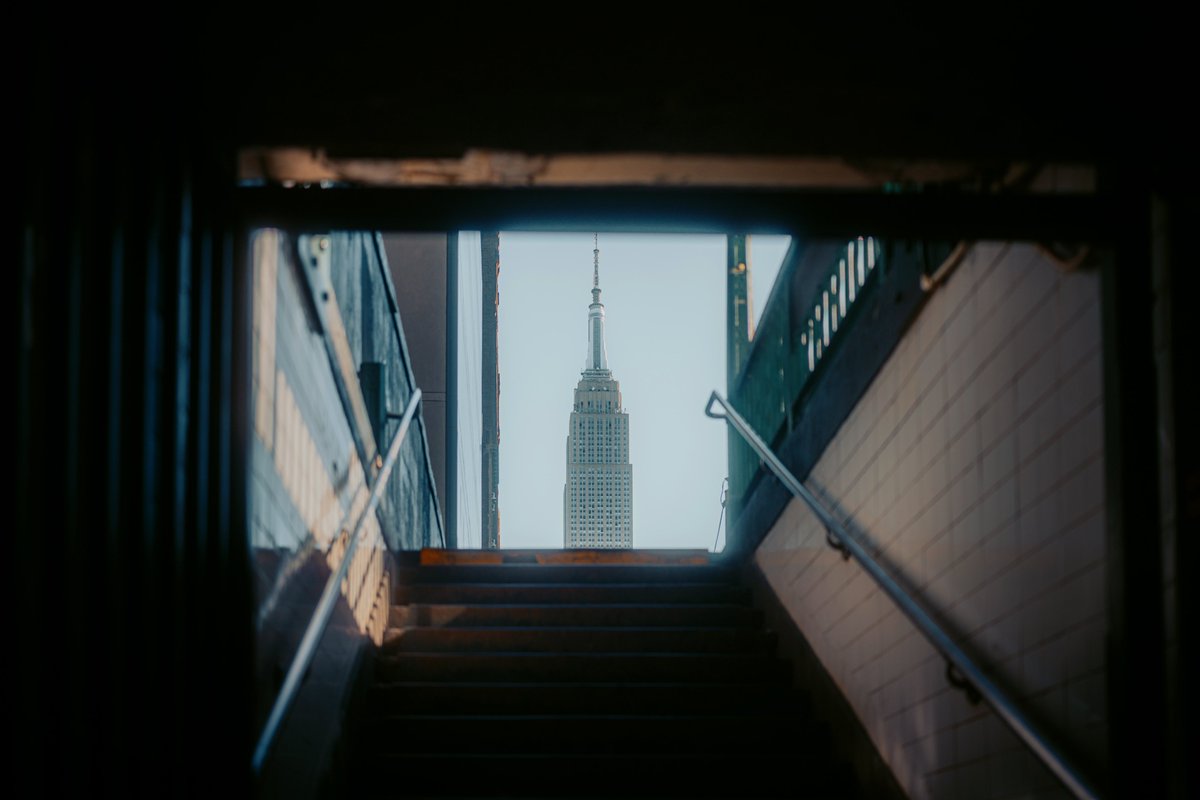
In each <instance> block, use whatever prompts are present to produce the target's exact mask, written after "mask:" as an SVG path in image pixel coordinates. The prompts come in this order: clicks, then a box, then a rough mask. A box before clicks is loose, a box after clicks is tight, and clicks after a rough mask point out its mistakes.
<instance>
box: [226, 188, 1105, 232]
mask: <svg viewBox="0 0 1200 800" xmlns="http://www.w3.org/2000/svg"><path fill="white" fill-rule="evenodd" d="M236 202H237V205H238V211H239V213H240V216H241V219H242V221H243V223H244V224H246V225H249V226H254V227H257V226H277V227H289V228H301V229H308V230H384V231H404V230H407V231H434V230H527V231H576V230H599V231H601V232H604V231H614V232H615V231H620V232H629V233H637V232H674V233H727V232H729V231H746V232H750V233H761V234H768V233H781V234H792V235H800V236H806V237H813V238H819V237H843V236H845V237H849V236H857V235H860V234H863V233H870V234H872V235H875V236H881V237H897V238H906V239H918V238H920V239H976V240H981V239H1004V240H1021V241H1092V242H1097V241H1107V240H1108V239H1109V238H1110V237H1111V236H1112V235H1113V231H1114V230H1116V229H1118V227H1119V223H1120V220H1119V219H1118V217H1117V215H1116V213H1115V210H1114V208H1115V207H1114V204H1113V203H1112V201H1111V200H1110V199H1108V198H1106V197H1103V196H1095V195H1029V194H1021V195H1016V194H1013V195H985V194H973V193H963V192H953V193H949V192H948V193H894V194H887V193H882V192H877V191H870V192H868V191H862V192H854V191H838V192H834V191H803V190H765V189H697V188H651V187H639V188H582V189H581V188H574V189H570V188H507V189H499V188H460V187H427V188H411V187H405V188H366V187H352V188H343V187H338V188H328V189H322V188H315V187H313V188H301V187H295V188H281V187H275V186H253V187H241V188H239V189H237V191H236Z"/></svg>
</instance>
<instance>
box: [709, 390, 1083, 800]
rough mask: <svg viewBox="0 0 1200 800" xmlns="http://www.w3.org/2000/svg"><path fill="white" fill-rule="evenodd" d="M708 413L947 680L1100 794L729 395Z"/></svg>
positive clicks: (1070, 777) (1078, 788) (1050, 762)
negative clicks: (900, 617) (881, 598)
mask: <svg viewBox="0 0 1200 800" xmlns="http://www.w3.org/2000/svg"><path fill="white" fill-rule="evenodd" d="M714 403H716V404H719V405H720V406H721V408H722V410H721V411H714V410H713V404H714ZM704 413H705V414H707V415H708V416H710V417H712V418H713V419H724V420H725V421H726V422H728V423H729V424H730V425H731V426H732V427H733V429H734V430H735V431H737V433H738V435H740V436H741V437H742V438H743V439H744V440H745V441H746V443H747V444H748V445H750V447H752V448H753V449H754V451H755V452H756V453H757V454H758V457H759V458H760V459H762V462H763V463H764V464H765V465H766V466H767V468H768V469H770V470H771V472H773V473H774V474H775V477H777V478H778V479H779V481H780V482H781V483H782V484H783V485H784V486H785V487H786V488H787V489H788V491H790V492H791V493H792V494H793V495H794V496H796V497H798V498H800V499H801V500H803V501H804V503H805V505H807V506H808V508H809V510H811V511H812V512H813V514H815V515H816V517H817V519H819V520H820V521H821V524H822V525H823V526H824V527H825V532H826V534H825V538H826V541H827V542H828V543H829V546H830V547H833V548H834V549H835V550H838V551H839V552H840V553H841V554H842V556H843V558H847V559H849V558H853V559H854V560H855V561H857V562H858V563H859V566H861V567H862V568H863V569H864V570H865V571H866V573H867V574H868V575H870V576H871V578H872V579H873V580H874V581H875V583H876V584H877V585H878V586H879V588H880V589H882V590H883V592H884V594H886V595H887V596H888V597H889V598H890V599H891V600H892V602H893V603H895V604H896V607H897V608H899V609H900V611H901V612H902V613H903V614H904V615H905V616H906V617H908V619H909V621H910V622H912V623H913V625H914V626H916V628H917V630H919V631H920V632H921V634H922V635H923V636H924V637H925V638H926V639H927V640H928V641H929V643H930V644H931V645H933V647H934V649H935V650H937V651H938V653H940V654H941V656H942V657H943V658H944V659H945V661H946V679H947V680H948V681H949V682H950V683H951V685H953V686H954V687H955V688H959V689H962V690H963V691H964V692H966V694H967V697H968V698H970V699H971V700H972V701H977V700H980V699H982V700H983V701H984V702H986V703H987V704H988V705H989V706H990V707H991V708H992V710H993V711H995V712H996V714H997V715H999V717H1000V719H1002V720H1003V721H1004V722H1005V724H1007V725H1008V727H1009V728H1010V729H1012V731H1013V733H1015V734H1016V735H1017V738H1019V739H1020V740H1021V741H1022V742H1023V743H1024V744H1025V746H1026V747H1028V748H1029V749H1030V750H1031V751H1033V754H1034V755H1035V756H1037V758H1038V759H1039V760H1040V761H1041V762H1042V763H1043V764H1044V765H1045V766H1046V767H1047V769H1049V770H1050V772H1052V773H1053V774H1054V776H1055V777H1057V778H1058V779H1059V780H1060V781H1062V783H1063V785H1064V786H1065V787H1066V788H1067V789H1068V790H1069V791H1070V792H1071V793H1072V794H1074V795H1075V797H1079V798H1089V799H1091V798H1097V797H1099V795H1098V794H1097V793H1096V791H1095V790H1094V789H1093V788H1092V787H1091V786H1089V785H1088V783H1087V781H1085V780H1084V778H1083V776H1082V775H1081V774H1080V772H1079V770H1078V769H1076V768H1075V767H1074V766H1073V765H1072V764H1071V763H1070V762H1069V761H1068V760H1067V758H1066V756H1064V755H1063V754H1062V753H1061V752H1059V751H1058V750H1057V749H1056V748H1055V747H1054V746H1052V745H1051V744H1050V742H1049V741H1048V740H1047V739H1046V737H1045V736H1044V735H1042V733H1041V732H1040V731H1039V730H1038V729H1037V728H1036V727H1035V726H1034V725H1033V723H1032V722H1030V721H1029V719H1027V718H1026V717H1025V715H1024V714H1022V713H1021V711H1020V709H1019V708H1017V706H1016V704H1014V703H1013V701H1012V699H1011V698H1009V697H1008V696H1007V695H1006V694H1004V692H1003V691H1001V689H1000V688H999V687H998V686H997V685H996V684H995V683H993V682H992V680H991V679H990V678H988V676H987V675H986V674H984V672H983V670H982V669H981V668H980V667H979V665H977V664H976V663H975V662H974V661H973V660H971V658H970V657H969V656H968V655H967V654H966V653H965V652H964V651H963V650H962V648H960V647H959V646H958V645H957V644H955V642H954V640H953V639H951V638H950V635H949V634H947V633H946V631H945V630H943V629H942V627H941V626H940V625H938V624H937V623H936V622H935V621H934V619H933V615H932V614H931V613H930V612H929V611H928V610H927V609H926V608H925V606H924V605H923V604H922V603H921V602H920V601H919V600H918V599H917V598H915V597H913V596H912V595H911V594H909V593H908V592H907V591H905V589H904V588H903V587H902V586H901V585H900V584H899V583H897V582H896V581H895V580H894V579H893V578H892V576H891V575H889V574H888V573H887V571H886V570H884V568H883V567H882V566H881V565H880V563H879V562H878V561H876V560H875V559H874V558H872V557H871V555H870V554H869V553H868V552H867V551H866V549H865V548H864V547H863V546H862V545H861V544H860V543H859V542H858V540H857V539H855V538H854V537H853V536H851V535H850V533H849V531H847V530H846V527H845V526H844V525H843V524H842V523H841V522H839V521H838V519H837V518H836V517H835V516H834V515H833V512H831V511H830V510H829V508H828V507H826V506H825V505H824V504H823V503H822V502H821V501H820V500H818V499H817V498H816V496H815V495H813V493H812V492H810V491H809V490H808V489H806V488H805V487H804V485H803V484H802V483H800V481H799V480H797V478H796V476H795V475H793V474H792V473H791V472H790V471H789V470H788V468H787V467H785V466H784V465H783V462H782V461H780V460H779V457H778V456H776V455H775V453H773V452H772V451H771V449H770V448H769V447H768V446H767V444H766V443H765V442H764V441H763V440H762V438H761V437H760V436H759V435H758V434H757V433H755V432H754V430H753V429H752V428H751V427H750V425H749V424H748V423H747V422H746V420H744V419H743V418H742V416H741V415H740V414H738V412H737V411H735V410H734V408H733V406H732V405H730V403H729V401H728V400H726V399H725V398H724V397H722V396H721V395H720V394H718V393H717V392H715V391H714V392H713V393H712V394H711V395H709V398H708V405H707V406H705V409H704Z"/></svg>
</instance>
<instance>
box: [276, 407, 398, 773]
mask: <svg viewBox="0 0 1200 800" xmlns="http://www.w3.org/2000/svg"><path fill="white" fill-rule="evenodd" d="M420 402H421V390H420V389H414V390H413V393H412V397H411V398H409V401H408V407H407V408H405V409H404V416H403V417H401V418H400V429H399V430H397V431H396V435H395V436H393V437H392V443H391V444H390V445H389V446H388V451H387V458H385V459H384V462H383V466H382V467H380V469H379V472H378V473H377V474H376V476H375V485H374V486H373V487H371V496H370V498H369V499H368V500H367V505H366V507H365V508H363V510H362V513H361V514H360V515H359V517H358V522H357V523H355V525H354V530H353V532H352V533H351V534H350V541H349V542H347V544H346V552H345V554H344V555H343V556H342V562H341V564H339V565H338V568H337V571H336V572H334V573H333V574H332V575H330V576H329V580H327V581H325V589H324V591H322V592H321V599H320V600H318V601H317V608H316V610H315V611H313V615H312V619H310V620H309V621H308V627H307V628H306V629H305V631H304V637H303V638H302V639H301V640H300V646H299V647H298V648H296V655H295V657H293V658H292V663H291V666H289V667H288V671H287V677H285V678H284V680H283V686H282V687H281V688H280V689H279V695H278V696H277V697H276V698H275V705H273V706H272V707H271V713H270V715H269V716H268V717H267V723H266V725H264V726H263V730H262V733H261V734H260V735H259V737H258V744H257V745H256V746H255V748H254V760H253V761H252V767H253V770H254V774H255V775H257V774H258V773H259V772H261V771H262V766H263V763H264V762H265V761H266V759H267V754H268V753H269V752H270V751H271V744H272V742H273V741H274V739H275V734H276V733H278V732H279V726H280V725H281V724H282V723H283V718H284V717H285V716H286V715H287V712H288V709H289V708H291V705H292V701H293V700H295V698H296V692H297V691H299V689H300V683H301V681H303V680H304V673H305V672H307V671H308V667H309V665H310V664H311V663H312V660H313V656H314V655H315V654H316V651H317V644H318V643H319V642H320V641H321V636H322V635H324V633H325V627H326V626H327V625H328V624H329V618H330V616H332V614H333V607H334V604H335V603H336V602H337V598H338V593H339V592H340V591H341V586H342V581H343V580H345V579H346V573H347V572H348V571H349V569H350V561H351V560H352V558H353V557H354V550H355V548H357V547H358V540H359V536H360V535H361V533H362V529H363V526H364V525H365V524H366V521H367V519H369V518H370V516H371V514H372V513H374V511H375V508H376V506H378V505H379V498H380V497H382V496H383V490H384V488H385V487H386V486H387V481H388V478H389V477H391V474H392V467H394V466H395V465H396V459H397V457H399V455H400V445H402V444H404V437H405V435H406V434H407V433H408V428H409V425H410V424H411V423H412V420H413V416H414V415H415V414H416V413H417V406H418V405H419V404H420Z"/></svg>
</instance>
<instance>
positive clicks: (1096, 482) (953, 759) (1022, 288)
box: [755, 243, 1107, 798]
mask: <svg viewBox="0 0 1200 800" xmlns="http://www.w3.org/2000/svg"><path fill="white" fill-rule="evenodd" d="M1101 377H1102V376H1101V352H1100V304H1099V279H1098V275H1097V274H1095V273H1093V272H1074V273H1063V272H1061V271H1060V270H1059V269H1058V268H1056V267H1055V266H1054V265H1053V264H1052V263H1051V262H1050V261H1048V260H1047V259H1046V258H1044V257H1043V256H1042V255H1041V254H1040V253H1039V251H1038V250H1037V249H1036V248H1035V247H1034V246H1032V245H1024V244H1003V243H981V244H978V245H976V246H975V247H973V248H972V249H971V251H970V252H969V254H968V255H967V257H966V259H965V260H964V261H963V263H962V264H961V265H960V266H959V267H958V269H957V270H956V271H955V272H954V273H953V274H952V275H951V276H950V277H949V279H948V280H947V282H946V283H945V284H944V285H943V286H942V288H940V289H938V290H937V291H936V292H935V294H934V295H933V296H932V297H931V298H930V299H929V302H928V303H927V304H926V306H925V307H924V309H923V310H922V312H921V314H920V315H919V316H918V318H917V319H916V320H915V322H914V323H913V325H912V327H911V328H910V329H909V330H908V331H907V332H906V334H905V336H904V338H903V340H902V341H901V342H900V343H899V345H898V346H897V348H896V350H895V352H894V353H893V354H892V356H891V358H890V359H889V360H888V362H887V363H886V364H885V365H884V367H883V368H882V370H881V371H880V373H879V375H878V376H877V377H876V378H875V380H874V382H873V383H872V385H871V387H870V388H869V390H868V391H867V393H866V395H864V397H863V398H862V400H861V401H860V402H859V403H858V405H857V407H856V408H855V409H854V411H853V412H852V413H851V414H850V416H849V417H848V418H847V420H846V421H845V423H844V424H843V425H842V427H841V429H840V430H839V431H838V433H837V435H836V436H835V437H834V439H833V441H832V442H831V443H830V445H829V446H828V447H827V448H826V450H825V452H824V454H823V455H822V457H821V459H820V460H819V461H818V463H817V465H816V466H815V467H814V469H813V471H812V473H811V475H810V477H809V480H808V485H809V487H810V488H812V489H814V490H815V491H817V493H818V494H819V495H824V496H825V497H827V498H828V499H829V500H830V501H832V502H833V503H834V504H835V507H836V508H839V509H840V511H841V512H842V514H843V515H846V516H848V517H849V518H850V519H851V520H852V523H853V525H852V529H853V530H855V531H856V532H858V533H859V534H860V535H861V536H862V537H863V539H864V540H866V541H867V542H869V543H870V544H872V545H873V546H874V547H875V548H877V549H879V550H880V552H881V556H882V558H883V560H884V562H885V563H887V564H891V565H892V566H893V567H894V568H895V571H896V573H897V575H898V576H899V577H900V578H901V580H902V581H903V582H905V583H907V584H908V585H909V586H910V587H911V588H913V589H914V590H915V591H916V592H917V593H918V594H919V595H920V596H921V597H922V598H923V599H924V600H925V601H926V602H927V603H928V604H929V605H930V606H932V607H933V608H935V609H937V610H938V612H939V613H940V615H941V617H942V621H943V622H944V623H945V625H946V626H947V627H948V629H949V630H950V631H951V632H952V634H954V635H955V636H956V638H958V639H959V641H960V642H961V643H962V644H963V645H964V646H965V647H966V649H967V650H968V652H970V653H972V654H973V655H974V656H975V657H976V658H977V661H979V662H980V663H982V664H983V665H985V667H986V668H989V669H991V670H992V672H993V675H994V677H995V678H996V679H997V681H998V683H999V684H1000V685H1001V686H1002V687H1005V688H1007V689H1008V690H1009V692H1010V693H1011V694H1012V695H1013V696H1014V697H1015V698H1017V699H1018V701H1019V704H1020V705H1021V706H1022V708H1024V709H1025V710H1026V711H1027V713H1028V714H1029V715H1030V716H1031V717H1033V718H1034V719H1035V720H1038V721H1040V722H1042V723H1043V725H1044V727H1045V729H1046V730H1047V732H1048V733H1049V734H1050V736H1051V738H1052V740H1054V741H1056V742H1058V743H1061V744H1063V745H1064V746H1065V747H1066V749H1067V750H1068V751H1069V752H1070V753H1071V754H1072V755H1073V756H1074V757H1075V758H1076V759H1078V760H1079V761H1080V762H1082V764H1083V766H1084V767H1085V769H1089V770H1091V771H1092V774H1095V771H1096V770H1098V769H1102V767H1101V766H1099V765H1101V764H1102V761H1103V758H1104V755H1105V741H1106V719H1107V715H1106V709H1105V694H1104V693H1105V661H1104V640H1105V632H1106V609H1105V588H1104V570H1105V552H1104V547H1105V545H1104V498H1103V488H1104V487H1103V474H1104V468H1103V467H1104V465H1103V457H1104V452H1103V421H1102V416H1103V408H1102V391H1101V386H1102V384H1101ZM824 539H825V535H824V531H823V530H822V529H821V528H820V526H819V524H818V523H817V522H816V520H815V519H814V518H813V517H812V515H811V514H809V513H808V512H807V510H806V509H805V508H804V507H803V506H802V505H801V504H800V503H799V501H793V502H792V503H791V504H790V505H789V506H788V507H787V509H786V510H785V511H784V513H783V515H782V516H781V517H780V518H779V520H778V521H777V522H776V524H775V525H774V527H773V529H772V531H771V533H770V534H769V535H768V536H767V538H766V539H765V540H764V541H763V543H762V545H761V546H760V547H759V548H758V550H757V552H756V554H755V560H756V563H757V565H758V566H759V567H760V568H761V569H762V570H763V573H764V575H765V576H766V578H767V580H768V581H769V583H770V584H771V586H772V588H773V589H774V590H775V592H776V593H777V594H778V595H779V597H780V599H781V600H782V602H783V603H784V604H785V606H786V607H787V608H788V610H789V612H790V613H791V615H792V616H793V618H794V619H795V620H796V622H797V624H798V625H799V627H800V629H801V630H802V631H803V632H804V635H805V636H806V637H807V638H808V640H809V642H810V644H811V645H812V647H813V649H814V651H815V652H816V654H817V655H818V657H819V658H820V659H821V661H822V662H823V664H824V666H825V668H826V669H827V670H828V671H829V673H830V675H831V676H832V678H833V679H834V681H835V682H836V683H837V684H838V685H839V686H840V687H841V689H842V691H843V693H844V694H845V695H846V697H847V699H848V701H849V702H850V704H851V705H852V706H853V708H854V710H855V712H856V713H857V715H858V717H859V719H860V720H861V721H862V723H863V725H864V727H865V728H866V730H867V731H868V733H869V735H870V736H871V738H872V740H873V741H874V743H875V745H876V747H877V748H878V749H879V751H880V753H881V755H882V756H883V758H884V759H885V761H887V763H888V764H889V765H890V767H891V769H892V770H893V772H894V773H895V775H896V777H897V779H898V781H899V782H900V784H901V786H903V787H904V789H905V790H906V791H907V792H908V793H909V794H910V795H911V796H913V797H918V798H925V797H930V798H936V797H1009V796H1023V797H1024V796H1040V795H1041V793H1045V794H1046V796H1057V795H1059V794H1060V793H1061V792H1062V790H1061V789H1060V788H1058V787H1057V785H1056V783H1055V782H1054V779H1053V778H1052V777H1051V776H1050V775H1049V773H1047V772H1046V771H1045V770H1044V769H1043V768H1042V767H1041V766H1040V765H1038V764H1037V763H1036V762H1035V761H1034V759H1033V757H1032V756H1030V755H1029V754H1028V753H1027V752H1026V751H1025V750H1024V749H1023V747H1022V746H1021V745H1020V744H1019V743H1018V741H1017V740H1016V738H1015V736H1013V735H1012V734H1011V733H1009V732H1008V730H1007V728H1005V727H1004V725H1003V723H1001V722H1000V721H999V719H998V718H997V717H996V716H995V715H994V714H992V713H991V712H990V711H988V710H987V708H986V706H982V705H981V706H976V707H973V706H971V705H970V704H969V703H968V702H967V701H966V699H965V698H964V697H963V695H962V694H961V693H960V692H957V691H955V690H952V689H951V688H950V687H949V686H948V684H947V682H946V680H945V677H944V674H943V673H944V664H943V662H942V661H940V660H939V658H938V656H936V655H935V652H934V650H933V649H932V648H931V647H930V646H929V645H928V644H927V643H926V641H925V640H924V638H923V637H922V636H921V635H920V634H918V633H917V632H916V631H915V629H914V628H913V627H912V626H911V624H909V623H908V622H907V620H905V619H904V618H903V617H901V615H900V614H899V612H898V611H896V610H895V609H894V607H892V606H891V604H890V603H889V602H888V601H887V600H886V599H884V598H883V597H882V596H881V594H880V593H879V592H878V590H877V589H876V588H875V586H874V584H873V583H872V582H871V581H870V579H869V578H867V577H866V575H865V574H864V573H863V572H862V570H861V569H859V568H858V567H857V566H855V565H853V564H852V563H846V562H844V561H842V559H841V558H840V556H838V555H837V553H835V552H834V551H832V550H830V549H829V548H828V547H827V546H826V545H825V542H824Z"/></svg>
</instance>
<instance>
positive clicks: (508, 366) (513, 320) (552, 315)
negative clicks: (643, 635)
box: [500, 233, 790, 548]
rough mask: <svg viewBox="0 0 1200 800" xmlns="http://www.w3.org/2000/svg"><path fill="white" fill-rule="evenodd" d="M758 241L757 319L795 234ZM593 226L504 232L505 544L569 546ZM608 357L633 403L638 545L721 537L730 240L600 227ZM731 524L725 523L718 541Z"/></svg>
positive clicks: (703, 544)
mask: <svg viewBox="0 0 1200 800" xmlns="http://www.w3.org/2000/svg"><path fill="white" fill-rule="evenodd" d="M789 241H790V240H789V237H786V236H756V237H753V238H752V240H751V245H750V256H751V275H752V278H751V287H752V291H753V298H752V302H753V307H754V314H755V317H757V316H758V314H759V313H761V309H762V306H763V304H764V303H765V301H766V298H767V295H768V294H769V292H770V287H771V283H772V282H773V281H774V278H775V274H776V273H777V272H778V269H779V264H780V261H781V260H782V258H783V255H784V253H785V251H786V250H787V246H788V243H789ZM592 247H593V244H592V234H591V233H579V234H545V233H502V234H501V235H500V544H501V546H502V547H505V548H517V547H549V548H553V547H562V541H563V531H562V512H563V509H562V491H563V480H564V477H565V474H566V437H567V422H568V418H569V416H570V412H571V402H572V392H573V390H574V388H575V384H576V382H577V381H578V380H579V373H580V370H581V369H582V368H583V364H584V356H585V351H586V350H587V307H588V303H590V302H591V295H590V290H591V285H592ZM600 288H601V289H602V290H603V295H602V296H601V302H603V303H604V305H605V311H606V315H607V323H606V324H607V329H606V341H607V345H608V359H609V366H610V367H611V369H612V372H613V377H615V378H616V379H617V380H618V381H620V384H621V394H622V401H623V403H624V405H625V408H626V410H627V411H628V412H629V428H630V441H629V448H630V460H631V462H632V464H633V541H634V546H635V547H700V548H711V547H712V545H713V540H714V537H715V535H716V532H717V521H718V517H719V515H720V510H721V507H720V490H721V481H722V479H723V478H724V477H725V475H726V471H727V465H726V452H725V448H726V438H725V437H726V433H725V426H724V424H722V423H719V422H717V421H715V420H711V419H709V418H708V417H706V416H705V415H704V405H705V402H706V400H707V399H708V395H709V392H711V391H712V390H713V389H718V390H720V391H721V392H722V393H724V391H725V237H724V236H703V235H668V234H601V235H600ZM723 539H724V534H722V540H723Z"/></svg>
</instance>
